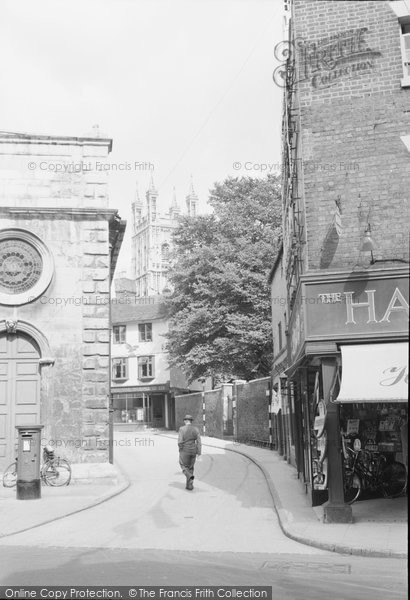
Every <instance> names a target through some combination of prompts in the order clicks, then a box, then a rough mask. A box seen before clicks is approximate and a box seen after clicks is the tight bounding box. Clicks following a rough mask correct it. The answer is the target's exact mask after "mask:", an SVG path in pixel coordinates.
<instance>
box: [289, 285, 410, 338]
mask: <svg viewBox="0 0 410 600" xmlns="http://www.w3.org/2000/svg"><path fill="white" fill-rule="evenodd" d="M303 294H304V295H303ZM301 300H302V305H304V306H305V316H306V338H307V339H311V340H314V339H318V338H320V339H323V338H330V339H333V340H335V339H346V338H352V339H354V338H357V337H360V336H365V337H377V336H380V335H381V336H382V337H383V336H384V335H386V336H387V335H390V334H406V332H407V331H408V318H409V297H408V278H406V277H394V278H393V277H391V278H384V279H383V278H379V279H370V278H369V279H367V280H365V281H364V280H363V279H349V278H348V279H345V280H344V281H340V280H339V281H327V282H321V283H310V282H306V283H304V286H303V291H302V298H301Z"/></svg>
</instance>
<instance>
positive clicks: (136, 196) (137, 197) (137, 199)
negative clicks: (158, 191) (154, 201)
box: [133, 182, 142, 206]
mask: <svg viewBox="0 0 410 600" xmlns="http://www.w3.org/2000/svg"><path fill="white" fill-rule="evenodd" d="M133 204H135V205H136V206H142V201H141V198H140V193H139V190H138V182H137V183H136V184H135V194H134V202H133Z"/></svg>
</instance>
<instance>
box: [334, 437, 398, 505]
mask: <svg viewBox="0 0 410 600" xmlns="http://www.w3.org/2000/svg"><path fill="white" fill-rule="evenodd" d="M342 440H343V442H342V445H343V454H344V494H345V502H347V503H348V504H352V503H353V502H354V501H355V500H357V499H358V498H359V497H360V495H361V494H362V492H363V491H365V490H369V491H371V492H381V493H382V494H383V496H384V497H385V498H397V497H398V496H401V495H402V494H404V492H405V491H406V489H407V470H406V467H405V466H404V465H403V464H402V463H399V462H397V461H393V462H390V463H388V462H387V458H386V456H385V455H384V454H380V452H370V451H368V450H362V449H361V444H360V440H358V439H357V440H355V442H354V447H353V448H351V447H350V446H349V445H348V444H347V442H346V440H345V439H344V438H342Z"/></svg>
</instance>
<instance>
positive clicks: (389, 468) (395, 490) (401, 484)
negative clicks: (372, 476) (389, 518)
mask: <svg viewBox="0 0 410 600" xmlns="http://www.w3.org/2000/svg"><path fill="white" fill-rule="evenodd" d="M381 476H382V483H381V485H382V491H383V494H384V496H385V497H386V498H397V496H401V495H402V494H403V493H404V492H405V490H406V488H407V470H406V467H405V466H404V465H403V464H402V463H399V462H396V461H395V462H392V463H391V464H390V465H386V466H385V467H384V469H383V472H382V474H381Z"/></svg>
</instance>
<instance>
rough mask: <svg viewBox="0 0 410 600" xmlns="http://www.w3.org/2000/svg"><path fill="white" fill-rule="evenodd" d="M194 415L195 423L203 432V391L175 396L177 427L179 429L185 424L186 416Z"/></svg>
mask: <svg viewBox="0 0 410 600" xmlns="http://www.w3.org/2000/svg"><path fill="white" fill-rule="evenodd" d="M187 414H188V415H192V416H193V417H194V421H193V425H195V427H198V429H199V431H200V432H201V433H202V422H203V419H202V393H201V392H196V393H195V394H185V395H183V396H175V429H176V430H177V431H178V429H179V428H180V427H182V425H183V424H184V416H185V415H187Z"/></svg>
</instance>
